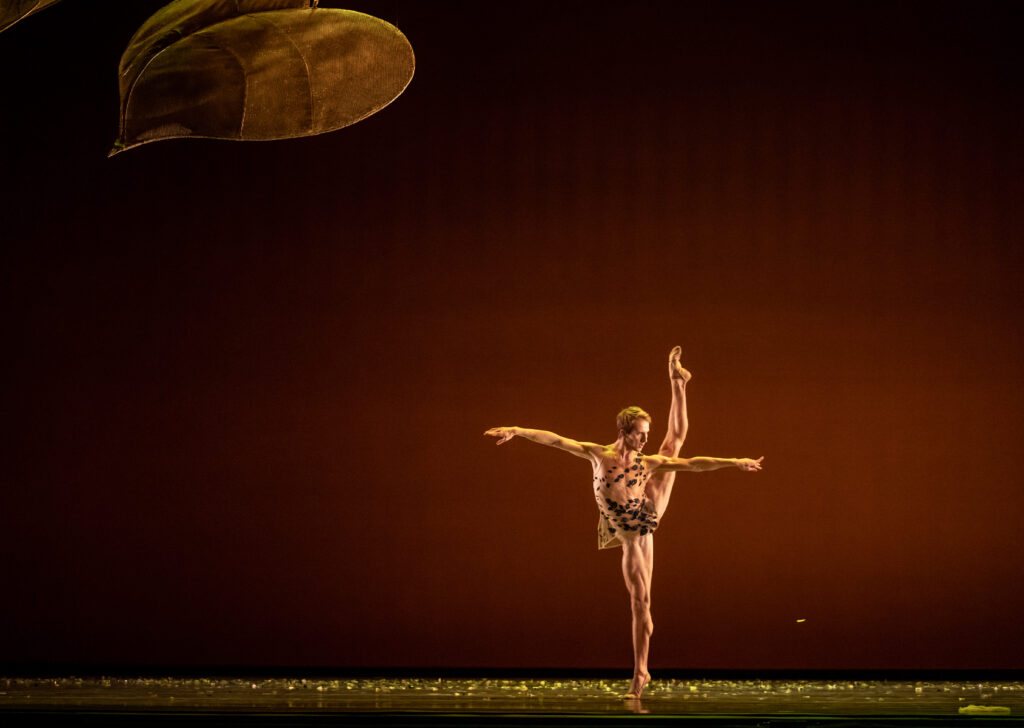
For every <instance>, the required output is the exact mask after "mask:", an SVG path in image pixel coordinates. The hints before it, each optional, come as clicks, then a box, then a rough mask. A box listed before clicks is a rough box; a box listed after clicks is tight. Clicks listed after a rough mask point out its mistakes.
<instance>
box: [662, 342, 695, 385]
mask: <svg viewBox="0 0 1024 728" xmlns="http://www.w3.org/2000/svg"><path fill="white" fill-rule="evenodd" d="M682 357H683V349H682V347H680V346H674V347H672V351H670V352H669V353H668V377H669V379H682V380H683V384H686V383H687V382H688V381H690V377H691V376H692V375H691V374H690V372H688V371H687V370H686V369H683V365H682V364H680V363H679V360H680V359H681V358H682Z"/></svg>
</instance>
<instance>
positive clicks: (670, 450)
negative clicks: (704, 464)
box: [647, 346, 690, 521]
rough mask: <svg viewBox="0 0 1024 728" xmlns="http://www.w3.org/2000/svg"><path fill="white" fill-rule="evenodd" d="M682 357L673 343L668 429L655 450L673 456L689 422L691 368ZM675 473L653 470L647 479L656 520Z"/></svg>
mask: <svg viewBox="0 0 1024 728" xmlns="http://www.w3.org/2000/svg"><path fill="white" fill-rule="evenodd" d="M681 357H682V349H681V348H680V347H678V346H676V347H674V348H673V349H672V351H671V352H669V355H668V377H669V383H670V384H671V386H672V405H671V407H670V408H669V412H668V432H666V433H665V439H664V440H663V441H662V443H661V448H659V450H658V454H659V455H666V456H668V457H671V458H674V457H678V456H679V451H680V450H681V449H682V447H683V442H684V441H685V440H686V432H687V430H688V429H689V427H690V422H689V419H688V417H687V413H686V384H687V382H689V381H690V372H688V371H687V370H686V369H684V368H683V365H682V364H680V363H679V360H680V358H681ZM675 481H676V474H675V473H674V472H667V473H656V474H655V475H654V476H653V477H651V480H650V482H649V483H647V494H648V495H649V496H650V497H651V500H653V501H654V505H655V508H656V509H657V512H658V520H659V521H660V520H661V516H662V515H663V514H664V513H665V509H666V508H667V507H668V499H669V498H670V497H671V496H672V486H673V484H675Z"/></svg>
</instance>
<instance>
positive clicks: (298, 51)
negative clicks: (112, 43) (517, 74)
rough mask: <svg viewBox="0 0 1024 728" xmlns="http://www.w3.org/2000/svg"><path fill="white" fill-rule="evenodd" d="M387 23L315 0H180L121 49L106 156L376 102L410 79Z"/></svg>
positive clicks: (281, 131)
mask: <svg viewBox="0 0 1024 728" xmlns="http://www.w3.org/2000/svg"><path fill="white" fill-rule="evenodd" d="M414 69H415V59H414V57H413V52H412V46H410V45H409V41H408V40H407V39H406V37H405V36H404V35H402V33H401V31H399V30H398V29H397V28H395V27H394V26H393V25H391V24H389V23H386V22H384V21H383V20H380V19H379V18H375V17H373V16H370V15H364V14H363V13H357V12H355V11H352V10H338V9H331V8H318V7H316V0H313V2H312V3H310V2H309V0H177V1H176V2H173V3H171V4H170V5H167V6H165V7H164V8H162V9H161V10H160V11H158V12H157V13H156V14H155V15H153V17H151V18H150V19H149V20H148V21H146V23H145V24H144V25H143V26H142V27H141V28H139V30H138V31H137V32H136V33H135V35H134V36H133V37H132V39H131V41H130V42H129V44H128V48H127V49H126V50H125V52H124V55H122V56H121V66H120V86H121V133H120V136H119V138H118V140H117V142H116V144H115V146H114V149H113V150H111V152H110V153H111V155H113V154H116V153H118V152H120V151H123V150H125V149H130V148H131V147H135V146H138V145H140V144H144V143H146V142H152V141H157V140H160V139H173V138H180V137H207V138H215V139H235V140H267V139H286V138H292V137H302V136H312V135H314V134H322V133H323V132H328V131H333V130H335V129H340V128H342V127H344V126H348V125H349V124H354V123H355V122H357V121H359V120H360V119H365V118H366V117H367V116H370V115H371V114H373V113H375V112H377V111H379V110H380V109H382V108H384V107H385V106H387V105H388V104H389V103H391V102H392V101H394V100H395V98H397V97H398V95H399V94H401V93H402V91H403V90H405V87H406V86H408V85H409V81H410V80H412V75H413V71H414Z"/></svg>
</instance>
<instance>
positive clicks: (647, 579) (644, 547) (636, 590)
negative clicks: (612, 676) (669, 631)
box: [622, 533, 654, 698]
mask: <svg viewBox="0 0 1024 728" xmlns="http://www.w3.org/2000/svg"><path fill="white" fill-rule="evenodd" d="M653 567H654V536H653V534H650V533H648V534H645V535H643V536H633V537H628V538H623V539H622V576H623V578H624V579H625V580H626V588H627V589H629V602H630V608H631V609H632V611H633V682H632V683H631V684H630V686H629V697H633V698H639V697H640V695H641V693H643V691H644V687H645V686H646V685H647V683H648V682H650V680H651V674H650V673H649V672H647V653H648V651H649V649H650V645H651V633H652V632H653V631H654V622H653V621H652V620H651V571H652V569H653Z"/></svg>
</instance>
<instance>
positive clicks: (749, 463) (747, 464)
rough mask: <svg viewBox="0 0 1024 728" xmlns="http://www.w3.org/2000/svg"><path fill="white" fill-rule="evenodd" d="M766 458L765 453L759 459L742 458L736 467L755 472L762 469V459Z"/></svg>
mask: <svg viewBox="0 0 1024 728" xmlns="http://www.w3.org/2000/svg"><path fill="white" fill-rule="evenodd" d="M762 460H764V455H762V456H761V457H759V458H758V459H757V460H751V459H750V458H740V459H739V460H737V461H736V467H737V468H739V469H740V470H745V471H747V472H748V473H753V472H756V471H758V470H760V469H761V461H762Z"/></svg>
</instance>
